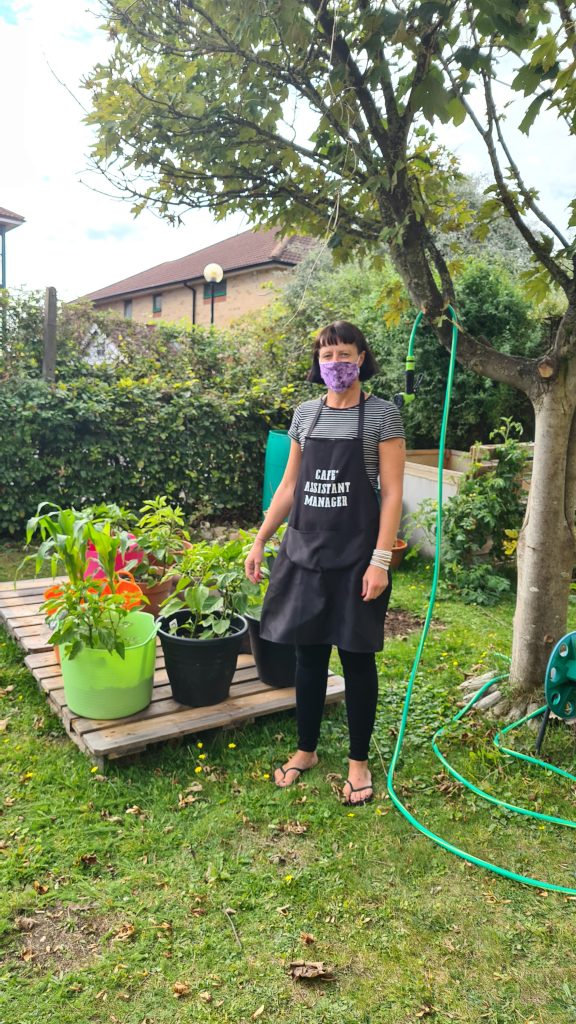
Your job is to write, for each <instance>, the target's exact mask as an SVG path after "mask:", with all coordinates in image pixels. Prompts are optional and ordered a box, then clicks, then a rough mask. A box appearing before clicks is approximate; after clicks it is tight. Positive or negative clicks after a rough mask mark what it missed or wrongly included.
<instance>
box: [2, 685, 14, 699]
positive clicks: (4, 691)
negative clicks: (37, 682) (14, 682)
mask: <svg viewBox="0 0 576 1024" xmlns="http://www.w3.org/2000/svg"><path fill="white" fill-rule="evenodd" d="M13 690H14V687H13V686H3V687H2V689H1V690H0V697H7V696H8V694H9V693H12V692H13Z"/></svg>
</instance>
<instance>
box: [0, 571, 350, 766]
mask: <svg viewBox="0 0 576 1024" xmlns="http://www.w3.org/2000/svg"><path fill="white" fill-rule="evenodd" d="M53 582H55V581H54V580H52V579H38V580H22V581H21V582H19V583H17V585H16V587H14V584H12V583H0V622H1V623H2V624H3V625H4V626H5V628H6V629H7V630H8V632H9V633H10V634H11V636H13V637H14V638H15V639H16V640H17V641H18V643H19V644H20V645H21V647H22V648H23V649H24V652H25V654H26V657H25V659H24V662H25V664H26V666H27V668H29V669H30V671H31V673H32V675H33V676H34V678H35V680H36V682H37V684H38V686H39V687H40V689H41V690H42V692H43V693H45V694H46V697H47V699H48V702H49V704H50V707H51V708H52V710H53V711H54V712H55V713H56V714H57V715H58V717H59V719H60V720H61V722H62V723H63V725H64V728H65V729H66V732H67V733H68V736H69V737H70V739H71V740H73V742H74V743H76V745H77V746H78V747H79V748H80V750H82V751H83V752H84V753H85V754H87V755H88V756H89V757H90V758H91V759H92V760H93V761H94V762H95V763H97V764H98V765H100V766H101V767H103V765H104V761H105V759H106V758H111V759H116V758H121V757H126V756H128V755H130V754H135V753H138V752H139V751H142V750H145V749H146V747H148V746H149V745H150V744H153V743H160V742H162V741H166V740H173V739H175V738H177V737H180V736H187V735H189V734H191V733H198V732H203V731H204V730H205V729H214V728H217V727H223V728H232V727H234V726H237V725H241V724H245V723H246V722H250V721H253V720H254V719H255V718H259V717H260V716H262V715H271V714H276V712H278V711H287V710H290V709H291V708H294V707H295V705H296V697H295V691H294V687H292V686H290V687H285V688H282V689H277V688H274V687H271V686H267V685H266V683H263V682H262V681H261V680H260V679H259V678H258V673H257V671H256V666H255V664H254V659H253V657H252V655H251V654H241V655H240V656H239V658H238V663H237V667H236V673H235V675H234V679H233V681H232V686H231V688H230V696H229V698H228V699H227V700H225V701H223V702H222V703H221V704H214V705H212V706H210V707H203V708H188V707H185V706H184V705H183V704H179V703H178V702H177V701H175V700H174V699H173V697H172V691H171V689H170V685H169V683H168V676H167V674H166V669H165V667H164V656H163V654H162V648H161V646H160V643H159V642H158V645H157V651H156V668H155V672H154V688H153V691H152V702H151V704H150V705H149V706H148V707H147V708H146V709H145V710H144V711H140V712H139V713H138V714H137V715H131V716H130V717H129V718H121V719H117V720H115V721H105V720H96V719H91V718H81V717H79V716H78V715H75V714H74V712H73V711H71V710H70V708H69V707H68V706H67V704H66V697H65V694H64V688H63V681H62V673H61V670H60V665H59V664H58V662H57V660H56V654H55V652H54V648H53V647H52V646H51V645H50V643H49V642H48V637H49V630H48V629H47V628H46V625H45V623H44V618H43V616H42V615H41V614H40V612H39V608H40V605H41V603H42V600H43V593H44V590H45V589H46V587H48V586H50V585H51V584H52V583H53ZM343 696H344V680H343V679H342V678H341V676H335V675H330V678H329V679H328V691H327V695H326V701H327V703H333V702H335V701H339V700H342V697H343Z"/></svg>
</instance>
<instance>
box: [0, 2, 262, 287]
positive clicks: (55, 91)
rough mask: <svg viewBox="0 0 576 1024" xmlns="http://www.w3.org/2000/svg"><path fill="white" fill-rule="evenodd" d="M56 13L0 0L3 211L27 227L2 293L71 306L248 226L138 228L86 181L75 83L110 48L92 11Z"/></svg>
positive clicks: (155, 222) (15, 236)
mask: <svg viewBox="0 0 576 1024" xmlns="http://www.w3.org/2000/svg"><path fill="white" fill-rule="evenodd" d="M57 7H58V11H57V17H55V12H54V5H53V4H47V3H46V0H29V2H17V0H15V2H13V3H9V2H7V0H0V30H1V33H2V61H1V62H0V95H1V96H2V97H3V111H2V175H1V186H0V206H5V207H7V208H8V209H10V210H14V211H15V212H16V213H20V214H22V216H23V217H25V218H26V223H25V224H24V225H23V226H22V227H19V228H16V229H14V230H13V231H10V232H9V233H8V235H7V239H6V251H7V278H8V285H9V286H13V287H21V286H25V287H29V288H40V289H43V288H44V287H45V286H46V285H55V287H56V288H57V289H58V293H59V295H60V296H61V297H62V298H64V299H70V298H73V297H75V296H77V295H81V294H83V293H85V292H87V291H92V290H93V289H96V288H99V287H102V286H103V285H106V284H109V283H111V282H112V281H116V280H120V279H121V278H123V277H126V276H128V275H129V274H133V273H137V272H138V271H140V270H145V269H146V268H147V267H150V266H153V265H154V264H156V263H163V262H164V261H165V260H171V259H177V258H178V257H180V256H185V255H186V253H188V252H193V251H194V250H195V249H201V248H202V247H203V246H205V245H210V244H211V243H212V242H215V241H219V240H220V239H222V238H226V237H227V236H229V235H233V234H235V233H236V232H237V231H239V230H245V228H246V227H247V224H246V222H245V220H244V219H243V218H242V217H240V216H236V217H232V218H228V220H226V221H225V222H221V223H218V224H215V223H214V220H213V218H212V216H211V215H210V213H209V212H207V211H193V212H190V213H189V214H188V215H187V216H186V224H185V225H184V226H182V227H179V228H174V227H170V225H168V224H166V223H164V222H163V221H161V220H160V219H159V218H158V217H156V216H154V214H152V213H150V212H145V213H143V214H142V215H141V216H140V217H138V218H136V219H135V218H134V217H133V216H132V214H131V213H130V205H129V203H128V202H126V201H125V200H121V199H119V198H118V199H115V198H108V197H107V196H105V195H100V194H98V192H97V191H94V190H93V189H100V190H101V191H102V192H107V191H110V188H109V186H108V185H107V183H106V181H105V180H104V179H103V178H102V179H100V178H99V176H98V175H95V174H89V173H87V168H88V163H89V161H88V151H89V148H90V142H91V138H92V135H91V129H89V128H88V127H87V126H86V125H84V124H83V123H82V118H83V116H84V115H83V111H82V109H81V106H80V105H79V103H82V104H84V105H85V106H87V105H88V99H89V97H88V93H86V92H85V91H84V90H83V89H82V88H81V87H80V84H79V83H80V81H81V79H82V76H83V75H85V74H86V73H87V72H88V71H89V70H90V68H91V67H92V66H93V64H94V63H96V61H98V60H102V59H103V58H104V57H105V55H106V51H107V45H108V44H107V41H106V38H105V36H104V33H103V32H101V31H100V30H99V29H98V27H97V25H98V21H97V18H96V16H95V14H94V13H93V10H94V9H93V10H92V11H90V10H88V11H87V10H86V8H85V6H84V4H82V3H80V4H79V3H78V0H58V5H57ZM50 69H52V71H51V70H50ZM55 76H57V78H58V79H60V81H61V82H63V83H65V85H66V86H67V87H68V89H69V90H70V91H67V89H66V88H65V87H64V86H63V85H61V84H59V82H58V81H57V80H56V77H55ZM71 93H72V94H73V95H71ZM74 97H76V98H77V100H78V101H79V103H78V102H77V101H76V100H75V99H74ZM85 181H89V182H90V184H91V186H92V187H91V188H89V187H87V185H86V184H84V182H85Z"/></svg>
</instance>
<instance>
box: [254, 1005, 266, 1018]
mask: <svg viewBox="0 0 576 1024" xmlns="http://www.w3.org/2000/svg"><path fill="white" fill-rule="evenodd" d="M263 1013H264V1003H262V1006H259V1007H258V1009H257V1010H255V1011H254V1013H253V1014H252V1020H258V1017H261V1016H262V1014H263Z"/></svg>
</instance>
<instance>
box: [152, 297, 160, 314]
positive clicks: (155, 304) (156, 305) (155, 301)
mask: <svg viewBox="0 0 576 1024" xmlns="http://www.w3.org/2000/svg"><path fill="white" fill-rule="evenodd" d="M152 312H153V313H154V316H160V313H161V312H162V294H161V293H160V294H158V295H153V296H152Z"/></svg>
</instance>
